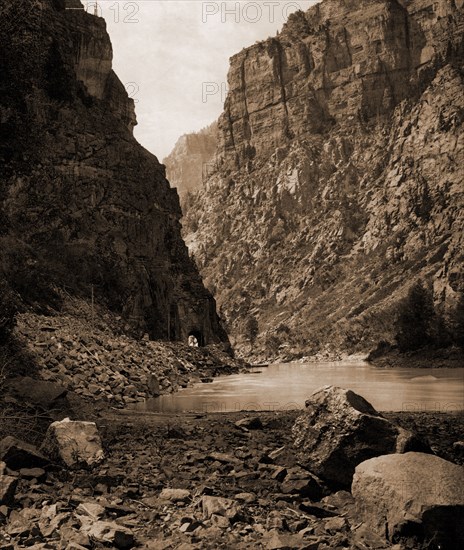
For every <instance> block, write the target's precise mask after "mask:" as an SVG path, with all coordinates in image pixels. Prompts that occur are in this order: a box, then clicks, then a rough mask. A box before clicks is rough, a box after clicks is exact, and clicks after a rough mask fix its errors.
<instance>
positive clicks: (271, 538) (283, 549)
mask: <svg viewBox="0 0 464 550" xmlns="http://www.w3.org/2000/svg"><path fill="white" fill-rule="evenodd" d="M265 548H267V549H268V550H294V549H300V548H306V544H305V542H304V541H303V538H302V537H301V535H292V534H290V533H279V532H278V531H277V530H272V531H270V533H269V534H268V538H267V542H266V546H265Z"/></svg>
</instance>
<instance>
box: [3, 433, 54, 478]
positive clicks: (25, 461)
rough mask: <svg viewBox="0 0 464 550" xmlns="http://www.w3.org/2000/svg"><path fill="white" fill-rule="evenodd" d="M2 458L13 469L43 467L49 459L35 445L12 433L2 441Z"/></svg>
mask: <svg viewBox="0 0 464 550" xmlns="http://www.w3.org/2000/svg"><path fill="white" fill-rule="evenodd" d="M0 459H1V460H2V461H3V462H4V463H5V464H6V465H7V466H8V468H10V469H11V470H20V469H21V468H36V467H37V468H41V467H42V466H46V465H47V464H48V463H49V461H48V459H47V458H46V457H45V456H44V455H43V454H41V453H40V452H39V451H38V450H37V448H36V447H34V445H30V444H29V443H25V442H24V441H21V440H19V439H16V437H13V436H11V435H9V436H7V437H5V438H4V439H2V440H1V441H0Z"/></svg>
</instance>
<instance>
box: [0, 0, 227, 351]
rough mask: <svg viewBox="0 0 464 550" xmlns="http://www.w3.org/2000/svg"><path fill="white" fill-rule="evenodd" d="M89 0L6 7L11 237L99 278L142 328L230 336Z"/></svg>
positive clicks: (81, 287) (52, 267)
mask: <svg viewBox="0 0 464 550" xmlns="http://www.w3.org/2000/svg"><path fill="white" fill-rule="evenodd" d="M79 6H81V7H82V5H81V4H80V3H79V2H77V3H76V2H71V3H70V2H69V1H66V2H65V1H64V0H53V1H52V0H41V1H40V2H39V1H35V0H27V1H26V0H22V1H20V0H15V1H14V2H11V7H9V6H8V7H7V8H5V9H3V16H4V18H3V23H2V25H0V30H1V32H2V48H1V53H0V87H1V100H0V118H1V122H2V139H1V142H0V160H1V173H0V176H1V197H0V198H1V204H0V207H1V209H0V215H1V220H2V227H1V229H0V231H1V235H0V237H1V238H2V247H3V249H4V250H5V248H8V247H10V248H11V249H14V247H15V246H18V247H19V246H20V247H23V249H26V248H27V250H28V254H30V255H31V261H32V262H35V263H37V262H39V261H40V263H41V264H43V265H44V266H45V267H46V270H47V273H49V274H50V277H51V278H52V279H53V283H54V284H55V283H56V285H57V286H61V287H63V286H64V287H65V288H66V289H67V290H68V291H71V292H77V293H79V294H81V295H84V296H87V297H90V294H91V289H92V288H93V291H94V293H95V298H96V299H97V300H102V301H105V302H106V303H107V304H108V305H109V306H110V307H111V308H112V309H114V310H116V311H120V312H121V314H122V315H123V317H125V318H126V319H127V326H128V327H130V329H131V330H133V331H135V332H136V333H138V334H143V333H145V332H147V333H149V334H150V335H151V336H152V337H153V338H166V339H183V340H185V341H186V340H187V337H188V335H189V333H190V332H191V331H193V330H194V331H196V332H197V333H199V334H201V336H202V339H203V341H204V342H205V343H211V342H219V341H224V340H227V336H226V335H225V333H224V331H223V329H222V328H221V327H220V325H219V321H218V317H217V315H216V310H215V302H214V299H213V298H212V296H211V294H210V293H209V292H208V291H206V289H205V288H204V286H203V283H202V281H201V278H200V276H199V274H198V271H197V268H196V267H195V265H194V264H193V263H192V261H191V260H190V259H189V255H188V251H187V248H186V246H185V244H184V242H183V240H182V238H181V235H180V224H179V219H180V216H181V210H180V207H179V200H178V196H177V193H176V192H175V190H173V189H172V188H171V187H170V185H169V183H168V181H167V180H166V177H165V170H164V167H163V166H162V165H161V164H160V163H159V162H158V160H157V159H156V157H155V156H154V155H152V154H151V153H149V152H148V151H146V150H145V149H144V148H143V147H142V146H140V145H139V144H138V143H137V142H136V141H135V139H134V137H133V135H132V129H133V126H134V125H135V124H136V119H135V114H134V104H133V100H132V99H130V98H129V97H128V94H127V92H126V90H125V89H124V86H123V84H122V83H121V82H120V80H119V79H118V77H117V76H116V74H115V73H114V72H113V71H112V68H111V62H112V48H111V43H110V39H109V36H108V34H107V32H106V27H105V22H104V20H103V19H102V18H100V17H96V16H94V15H92V14H89V13H86V12H85V11H84V10H83V9H78V8H79ZM71 8H73V9H71ZM5 10H6V13H5ZM8 10H10V11H8ZM10 12H11V13H10ZM9 23H11V24H9ZM13 23H14V24H13ZM18 243H20V244H18ZM7 252H9V250H7ZM13 252H14V250H13ZM44 300H45V298H44ZM39 301H40V299H39Z"/></svg>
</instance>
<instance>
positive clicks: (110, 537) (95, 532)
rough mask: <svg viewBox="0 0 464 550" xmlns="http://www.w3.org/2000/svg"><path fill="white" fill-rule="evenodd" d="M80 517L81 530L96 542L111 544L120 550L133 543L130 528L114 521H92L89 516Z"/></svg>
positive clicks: (128, 547) (127, 547) (130, 546)
mask: <svg viewBox="0 0 464 550" xmlns="http://www.w3.org/2000/svg"><path fill="white" fill-rule="evenodd" d="M80 519H81V522H82V526H81V532H82V533H84V534H86V535H87V536H88V537H90V539H92V540H94V541H96V542H99V543H102V544H112V545H113V546H114V547H116V548H118V549H120V550H126V549H130V548H132V547H133V546H134V545H135V539H134V535H133V534H132V533H131V532H130V530H129V529H127V528H125V527H123V526H121V525H118V524H117V523H115V522H112V521H93V520H91V519H89V518H85V520H84V518H82V517H81V518H80ZM83 520H84V521H83Z"/></svg>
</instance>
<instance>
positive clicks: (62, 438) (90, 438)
mask: <svg viewBox="0 0 464 550" xmlns="http://www.w3.org/2000/svg"><path fill="white" fill-rule="evenodd" d="M41 450H42V451H43V452H44V453H46V454H47V455H48V456H50V457H51V458H53V459H55V460H57V459H58V460H62V461H63V462H64V463H65V464H66V465H67V466H69V467H70V468H78V467H81V466H92V465H94V464H97V463H99V462H100V461H101V460H103V458H104V453H103V448H102V442H101V439H100V434H99V433H98V428H97V426H96V424H95V423H94V422H83V421H72V420H70V419H69V418H65V419H64V420H61V421H60V422H53V423H52V424H50V426H49V428H48V431H47V433H46V435H45V440H44V442H43V443H42V446H41Z"/></svg>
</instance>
